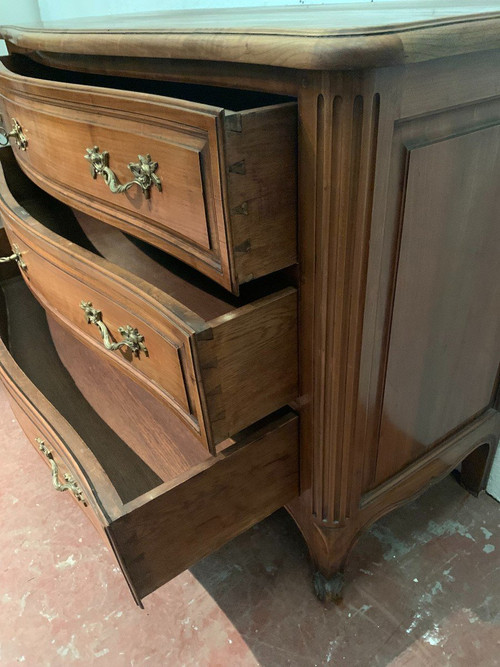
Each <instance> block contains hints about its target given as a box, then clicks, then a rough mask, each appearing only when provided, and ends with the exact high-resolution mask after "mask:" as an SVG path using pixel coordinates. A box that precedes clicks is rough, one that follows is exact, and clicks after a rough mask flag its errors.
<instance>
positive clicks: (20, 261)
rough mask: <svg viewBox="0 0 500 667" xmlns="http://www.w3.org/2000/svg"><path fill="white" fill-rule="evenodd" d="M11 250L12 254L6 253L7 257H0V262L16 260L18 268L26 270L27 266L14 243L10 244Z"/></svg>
mask: <svg viewBox="0 0 500 667" xmlns="http://www.w3.org/2000/svg"><path fill="white" fill-rule="evenodd" d="M12 250H13V251H14V252H13V253H12V255H8V256H7V257H0V264H1V263H3V262H17V264H18V266H19V268H20V269H23V270H26V269H27V268H28V267H27V266H26V263H25V261H24V260H23V258H22V257H21V253H20V251H19V248H18V247H17V245H16V244H15V243H14V244H13V245H12Z"/></svg>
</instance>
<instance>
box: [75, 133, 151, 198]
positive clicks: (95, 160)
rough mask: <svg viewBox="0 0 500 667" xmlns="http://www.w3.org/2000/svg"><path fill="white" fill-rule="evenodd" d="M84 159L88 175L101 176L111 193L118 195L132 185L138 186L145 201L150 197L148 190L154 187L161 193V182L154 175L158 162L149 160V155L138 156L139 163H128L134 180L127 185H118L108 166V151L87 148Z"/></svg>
mask: <svg viewBox="0 0 500 667" xmlns="http://www.w3.org/2000/svg"><path fill="white" fill-rule="evenodd" d="M86 150H87V155H85V156H84V157H85V159H86V160H88V161H89V163H90V173H91V175H92V178H97V176H99V175H101V176H102V177H103V178H104V182H105V183H106V185H107V186H108V188H109V189H110V190H111V192H113V193H115V194H116V193H120V192H125V191H126V190H129V189H130V188H131V187H132V186H133V185H138V186H139V187H140V188H141V190H142V194H143V195H144V197H145V198H146V199H149V197H150V196H151V192H150V188H151V187H152V186H153V185H154V186H155V187H156V188H158V191H159V192H161V180H160V179H159V177H158V176H157V175H156V174H155V171H156V170H157V169H158V162H155V161H154V160H152V159H151V155H149V153H148V154H146V155H138V158H139V162H129V164H128V168H129V169H130V171H131V172H132V174H133V176H134V179H133V180H132V181H128V182H127V183H120V182H119V180H118V178H117V176H116V174H115V173H114V171H113V170H112V169H111V168H110V166H109V153H108V151H103V152H102V153H100V152H99V146H94V147H93V148H87V149H86Z"/></svg>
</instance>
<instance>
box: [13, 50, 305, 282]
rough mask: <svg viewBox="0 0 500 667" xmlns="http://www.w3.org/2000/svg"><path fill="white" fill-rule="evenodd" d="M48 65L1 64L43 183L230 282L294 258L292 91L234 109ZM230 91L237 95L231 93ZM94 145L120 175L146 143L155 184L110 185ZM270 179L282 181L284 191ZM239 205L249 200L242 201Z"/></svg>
mask: <svg viewBox="0 0 500 667" xmlns="http://www.w3.org/2000/svg"><path fill="white" fill-rule="evenodd" d="M6 62H7V61H6ZM18 69H20V70H21V71H23V68H22V67H19V66H18ZM52 73H53V74H52V76H50V73H49V74H47V73H45V72H42V74H41V75H43V76H45V77H47V80H42V79H35V78H31V77H29V78H28V77H25V76H22V75H19V74H17V73H14V72H10V71H9V70H8V69H7V68H5V67H2V66H1V65H0V88H1V91H2V97H3V99H2V106H3V109H4V115H5V117H6V118H8V119H10V118H16V119H17V120H18V121H19V123H21V125H22V127H23V128H24V131H25V132H26V136H27V137H29V138H28V146H29V150H27V151H23V152H21V151H19V152H18V153H16V157H17V159H18V160H19V162H20V164H21V166H22V168H23V170H24V171H25V172H26V173H27V174H28V175H29V177H30V178H31V179H33V180H34V181H35V182H36V183H37V184H38V185H40V186H41V187H42V188H44V189H45V190H47V191H48V192H49V193H51V194H54V195H56V196H57V197H58V198H60V199H61V200H63V201H65V202H66V203H68V204H70V205H72V206H75V207H77V208H79V209H80V210H83V211H84V212H86V213H88V214H90V215H93V216H95V217H97V218H100V219H102V220H104V221H106V222H107V223H108V224H111V225H115V226H118V227H119V228H121V229H123V230H124V231H127V232H129V233H131V234H134V235H136V236H138V237H140V238H142V239H144V240H146V241H147V242H149V243H152V244H153V245H157V246H158V247H160V248H162V249H163V250H165V251H167V252H169V253H171V254H173V255H174V256H176V257H179V258H180V259H182V260H183V261H185V262H187V263H188V264H190V265H192V266H194V267H195V268H196V269H198V270H199V271H201V272H203V273H205V274H206V275H208V276H209V277H210V278H212V279H213V280H215V281H216V282H219V283H220V284H222V285H223V286H224V287H226V288H227V289H230V290H232V291H234V292H235V293H237V292H238V285H239V283H240V282H246V281H247V280H249V279H250V278H251V277H259V276H261V275H264V274H266V273H271V272H272V271H275V270H277V269H280V268H283V267H284V266H288V265H290V264H293V263H294V262H295V261H296V245H295V212H296V200H295V192H296V190H295V183H296V153H295V151H294V137H295V133H296V132H295V104H294V103H289V104H286V105H285V106H283V107H282V108H281V109H280V108H278V109H275V108H274V107H273V106H270V107H263V108H260V109H257V108H256V109H252V111H251V112H250V113H248V114H246V113H241V116H240V115H238V116H237V117H235V115H234V113H233V112H232V111H231V110H230V109H229V110H224V109H223V108H222V107H220V106H216V105H214V104H213V101H212V104H203V103H200V102H190V101H189V100H184V99H174V98H173V97H163V95H165V94H166V95H168V94H169V90H168V86H166V91H165V92H164V93H163V95H162V96H160V95H155V96H152V95H146V94H145V93H141V94H137V93H135V92H134V93H132V92H127V91H124V90H123V91H122V90H120V91H116V92H113V93H111V91H106V88H102V86H101V87H99V88H98V87H96V86H95V85H94V86H92V85H86V86H81V85H76V84H75V85H73V84H71V83H69V84H66V85H64V84H63V83H62V82H58V81H55V80H53V79H55V77H56V76H57V73H58V70H52ZM28 74H31V72H30V71H28ZM35 74H36V72H35ZM104 85H105V84H104ZM164 88H165V86H164ZM160 90H162V89H160ZM198 96H199V94H198ZM213 97H215V98H217V95H215V96H214V95H213V93H212V95H211V98H213ZM225 97H227V94H226V95H225ZM202 98H203V96H202ZM211 98H209V99H211ZM89 100H90V102H89ZM221 101H225V102H228V103H231V100H230V99H224V100H221ZM234 102H235V104H236V106H238V105H237V96H235V97H234ZM255 103H256V104H257V101H255ZM247 117H248V120H245V122H242V119H243V118H245V119H246V118H247ZM236 125H237V131H232V130H231V128H233V127H236ZM235 135H236V137H237V138H235ZM226 143H227V149H226ZM54 146H57V151H56V152H54V150H53V147H54ZM93 146H98V147H99V150H100V151H101V152H102V151H108V152H109V156H110V158H109V159H110V163H109V166H110V168H111V169H112V170H113V172H114V173H115V174H116V175H117V177H118V179H119V181H120V182H121V183H125V182H127V181H130V180H132V179H133V176H132V173H131V172H130V171H129V170H128V169H127V165H128V164H129V163H130V162H136V161H137V159H138V155H146V154H150V155H151V156H152V159H153V160H154V161H155V162H157V163H158V169H157V172H156V174H157V176H158V178H160V179H161V187H162V190H161V192H159V191H158V190H157V189H156V188H155V187H152V188H151V195H150V198H149V199H146V198H145V197H144V195H143V193H142V191H141V189H140V188H139V187H138V186H134V187H133V188H131V189H130V190H128V191H127V192H125V193H121V194H116V193H115V194H113V193H112V192H110V190H109V188H108V187H107V185H106V184H105V182H104V179H103V178H102V177H100V176H98V177H97V178H96V179H93V178H92V177H91V175H90V174H89V164H88V162H87V160H85V158H84V156H85V154H86V149H87V148H89V149H90V148H92V147H93ZM226 150H227V158H228V161H227V163H226V160H225V152H226ZM280 154H281V155H282V159H283V160H284V163H283V168H281V167H280V165H279V164H278V163H277V157H276V156H277V155H280ZM254 155H258V160H257V159H256V157H254ZM242 161H243V162H245V163H246V164H247V165H248V170H249V174H248V176H246V175H245V174H242V173H240V174H238V175H239V178H235V177H234V174H233V170H234V166H233V165H234V163H236V162H237V163H241V162H242ZM256 162H257V164H258V166H257V165H256V164H255V163H256ZM283 169H284V170H285V172H286V173H284V172H283ZM231 175H233V177H231ZM277 190H278V191H281V190H283V195H284V197H283V199H282V200H281V201H277V200H276V197H275V196H274V193H275V192H276V191H277ZM226 199H227V202H226ZM242 207H243V208H245V209H248V211H247V210H246V211H245V213H238V211H239V210H240V209H242ZM233 224H234V225H235V228H236V229H235V239H234V245H233V239H232V236H233V231H232V226H233ZM235 254H236V258H240V257H241V255H244V256H246V261H245V262H243V265H242V266H240V265H239V264H237V266H236V267H234V263H235Z"/></svg>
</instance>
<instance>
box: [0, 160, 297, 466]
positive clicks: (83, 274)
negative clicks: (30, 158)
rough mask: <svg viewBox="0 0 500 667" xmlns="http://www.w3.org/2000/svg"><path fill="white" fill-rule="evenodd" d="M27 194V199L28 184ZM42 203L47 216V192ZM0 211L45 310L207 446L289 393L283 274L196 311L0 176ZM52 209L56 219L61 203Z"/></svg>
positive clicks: (291, 301)
mask: <svg viewBox="0 0 500 667" xmlns="http://www.w3.org/2000/svg"><path fill="white" fill-rule="evenodd" d="M15 168H16V169H17V166H15ZM29 196H31V197H32V198H33V201H35V200H36V197H37V194H36V191H35V192H33V193H31V194H30V195H29ZM28 199H29V197H28ZM33 201H32V200H30V202H31V203H30V204H28V201H26V206H28V207H31V205H32V204H33ZM46 206H48V207H49V208H48V211H49V213H48V214H49V216H50V202H48V203H46ZM31 210H35V211H37V210H38V209H37V207H36V205H35V206H34V209H31ZM0 211H1V213H2V218H3V219H4V222H5V226H6V230H7V234H8V236H9V239H10V241H11V244H12V245H15V246H16V247H17V248H18V250H19V252H20V253H21V255H22V261H23V263H24V264H25V267H26V268H25V269H24V270H22V271H21V273H22V276H23V278H24V279H25V281H26V283H27V285H28V286H29V288H30V289H31V291H32V292H33V293H34V295H35V296H36V297H37V299H38V300H39V301H40V303H41V304H42V305H43V307H44V308H45V310H46V311H47V312H49V313H50V314H51V315H52V316H53V317H54V319H55V320H56V321H57V322H58V323H59V324H62V325H63V326H64V327H65V328H66V329H69V330H70V331H71V333H72V334H73V335H74V336H75V337H76V338H77V339H78V340H81V341H82V342H83V343H84V344H85V345H86V346H87V347H89V348H90V349H91V350H92V351H93V352H97V353H98V354H100V355H103V357H105V358H106V359H107V360H108V361H109V362H110V363H111V364H113V365H114V366H115V367H116V368H118V369H119V370H120V371H122V372H125V373H126V374H127V375H128V376H130V377H131V378H132V379H133V380H134V382H136V383H138V384H140V385H141V386H142V387H144V388H146V389H147V390H148V391H149V392H150V393H151V394H152V395H153V396H155V397H157V398H159V399H160V400H161V401H162V404H163V405H165V406H167V407H168V408H170V409H171V410H173V411H175V412H176V414H177V415H179V416H180V417H181V421H182V424H181V425H187V426H188V427H189V428H190V429H191V432H192V433H193V434H194V435H195V436H196V437H197V438H198V440H199V441H201V442H202V443H203V445H204V446H205V447H207V448H208V449H209V450H210V451H211V452H212V453H215V447H216V445H217V444H218V443H220V442H222V441H223V440H225V439H226V438H228V437H231V436H233V435H235V434H236V433H238V432H239V431H241V430H242V429H245V428H247V427H249V426H251V425H252V424H254V423H255V422H257V421H258V420H260V419H262V418H263V417H266V416H267V415H269V414H271V413H272V412H274V411H275V410H277V409H279V408H281V407H283V406H284V405H286V404H288V403H289V402H290V401H293V400H294V399H295V398H296V396H297V292H296V290H295V288H293V287H291V286H287V284H286V282H285V281H282V283H281V286H282V289H280V290H279V291H276V292H271V293H264V294H263V296H261V297H260V298H259V299H256V300H255V301H253V302H251V303H247V304H245V305H241V306H240V307H235V306H234V305H231V304H229V303H225V304H224V308H221V303H222V302H218V303H217V304H216V309H215V310H210V312H211V313H212V315H210V314H209V312H208V311H207V313H206V314H205V318H202V317H200V316H199V315H197V314H196V313H194V312H193V311H192V310H190V309H189V308H188V307H187V306H186V305H185V304H184V303H183V302H182V301H178V300H176V299H175V298H173V297H172V296H170V295H169V294H168V293H167V292H166V291H165V292H164V291H162V290H160V289H157V288H155V287H154V286H153V285H151V284H149V283H146V282H143V281H142V280H141V279H140V278H138V277H136V276H134V275H133V274H131V273H130V272H129V271H127V270H125V269H122V268H120V267H119V266H117V265H116V264H112V263H110V262H109V261H107V260H106V259H103V258H101V257H99V256H97V255H95V254H94V253H91V252H89V251H88V250H84V249H82V248H81V247H79V246H78V245H77V244H75V243H71V242H70V241H68V240H66V239H64V238H62V237H61V236H59V235H58V234H55V233H54V232H52V231H51V230H50V229H48V227H46V226H44V225H42V224H41V223H40V222H38V221H37V220H36V219H35V218H33V217H32V216H30V215H29V213H28V212H27V211H26V210H24V209H23V208H22V206H21V205H20V204H19V203H18V202H17V201H16V200H15V199H14V197H13V195H12V194H11V192H10V191H9V189H8V187H7V184H6V182H5V181H3V182H2V179H0ZM44 215H47V212H46V213H45V214H44ZM58 215H59V220H61V219H62V220H64V212H62V213H61V212H60V213H59V214H58ZM48 224H49V223H48ZM103 227H106V226H105V225H103ZM169 284H170V283H168V284H167V286H166V289H167V290H168V288H169ZM274 285H275V286H276V287H278V283H277V282H275V283H274ZM268 287H269V286H268ZM184 289H186V288H184ZM180 291H181V293H182V290H180ZM187 291H188V292H189V285H187ZM202 294H203V293H202ZM180 298H182V294H181V297H180ZM190 299H191V300H193V294H192V293H191V292H189V295H188V294H186V300H187V302H189V300H190ZM196 299H198V295H197V296H196ZM215 313H217V315H216V316H214V315H215ZM219 313H222V314H219ZM67 367H68V365H67ZM263 387H265V389H264V390H263Z"/></svg>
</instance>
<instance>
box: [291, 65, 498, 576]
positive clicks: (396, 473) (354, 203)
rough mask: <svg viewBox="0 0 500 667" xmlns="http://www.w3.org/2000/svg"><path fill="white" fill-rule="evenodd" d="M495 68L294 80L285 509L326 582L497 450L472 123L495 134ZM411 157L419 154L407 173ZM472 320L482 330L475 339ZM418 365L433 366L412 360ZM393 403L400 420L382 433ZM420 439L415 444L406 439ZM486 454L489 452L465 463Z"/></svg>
mask: <svg viewBox="0 0 500 667" xmlns="http://www.w3.org/2000/svg"><path fill="white" fill-rule="evenodd" d="M453 62H454V63H455V66H456V67H460V72H461V76H460V86H459V87H456V83H457V75H455V76H453V77H451V78H450V80H449V82H446V80H445V74H446V73H447V72H448V73H449V72H451V69H452V67H453V64H452V63H453ZM497 62H498V52H495V53H491V54H488V55H487V56H486V55H485V54H478V55H474V56H470V57H469V58H465V57H461V58H460V59H458V58H457V59H456V61H453V60H450V61H446V60H445V59H443V60H441V61H435V62H434V63H424V64H422V65H419V66H417V65H413V66H411V68H408V69H406V70H405V69H404V68H387V69H386V70H383V69H380V70H377V71H367V72H365V73H363V75H362V76H356V75H349V74H348V73H343V74H337V73H335V72H333V73H331V74H329V75H323V76H321V75H314V76H313V75H311V77H309V78H308V80H307V82H306V81H304V85H303V91H302V92H301V97H300V98H299V127H300V128H301V130H300V134H299V139H300V142H299V155H300V156H301V162H300V168H299V175H301V179H300V188H301V189H300V192H299V219H300V220H301V223H300V229H299V233H300V252H299V257H300V265H301V269H302V272H301V276H302V283H301V284H302V290H301V317H300V331H301V332H302V333H301V340H300V350H301V354H302V357H301V358H302V362H301V382H302V385H301V397H302V398H301V405H302V408H301V452H302V475H301V483H302V490H303V492H302V495H301V497H300V498H299V500H298V501H296V502H294V503H292V504H291V506H290V510H291V511H292V513H293V516H294V517H295V518H296V520H297V522H298V523H299V525H300V527H301V530H302V532H303V534H304V535H305V537H306V540H307V542H308V545H309V548H310V551H311V555H312V558H313V561H314V563H315V564H316V566H317V567H318V569H319V570H320V572H322V573H323V574H324V575H325V576H326V577H330V576H332V575H333V574H334V573H335V572H336V571H337V570H339V569H342V568H343V567H344V564H345V561H346V557H347V554H348V553H349V551H350V549H351V548H352V545H353V544H354V542H355V541H356V539H357V537H358V536H359V534H360V532H361V531H362V530H363V529H364V528H365V527H366V526H368V525H369V524H370V523H371V522H373V521H374V520H376V519H377V518H378V517H380V516H381V515H382V514H383V513H384V512H387V511H389V510H390V509H392V508H393V507H396V506H397V505H398V504H400V503H402V502H404V500H405V499H409V498H410V497H413V496H414V495H415V494H417V493H420V492H422V491H423V490H424V489H425V488H426V487H427V486H428V485H429V484H431V483H432V482H434V481H436V480H437V479H439V478H440V476H442V475H444V474H446V472H448V471H450V470H451V469H452V468H453V467H454V466H456V465H457V464H458V463H459V462H460V461H461V460H462V459H464V458H467V460H468V463H467V464H466V470H467V471H468V473H467V477H468V478H469V479H472V478H475V479H483V480H484V474H485V471H486V470H487V468H488V465H489V464H490V463H491V460H492V456H493V454H494V450H495V447H496V443H497V441H498V437H499V435H500V419H499V413H498V374H497V373H498V363H499V358H498V347H497V346H495V333H494V332H495V331H497V328H498V322H499V320H498V317H499V313H500V303H499V299H498V295H497V290H496V283H497V282H498V281H497V280H496V278H495V277H494V275H493V274H494V272H495V269H494V268H493V267H494V266H495V265H496V263H498V262H497V260H496V261H495V260H494V259H493V256H495V253H498V233H497V227H498V226H497V225H496V226H495V224H496V223H494V220H495V221H496V219H497V216H496V214H495V211H497V210H498V207H499V203H500V202H499V200H498V197H499V190H498V184H497V180H496V179H495V175H494V174H495V170H494V168H493V169H492V170H491V171H490V167H491V164H490V163H491V162H492V161H496V159H497V154H496V153H497V146H496V138H494V137H496V131H497V129H491V130H486V129H485V128H489V127H491V128H496V127H497V126H498V125H499V123H500V106H499V104H498V100H497V99H495V91H496V89H497V79H496V74H495V72H496V65H495V63H497ZM479 71H481V76H476V74H477V73H478V72H479ZM429 72H432V73H433V78H429ZM434 80H435V81H436V83H434ZM415 91H420V94H419V95H418V96H417V95H416V93H415ZM472 100H475V103H474V104H471V101H472ZM410 101H411V102H410ZM403 103H404V104H403ZM403 113H404V117H403V118H401V116H402V114H403ZM413 114H415V115H413ZM486 134H488V139H489V142H487V141H484V143H483V139H482V136H486ZM462 136H464V137H465V138H462ZM467 137H468V138H467ZM487 143H489V144H490V145H489V146H486V144H487ZM426 145H432V146H433V148H432V149H431V150H429V151H426V149H424V148H419V147H420V146H422V147H423V146H426ZM490 150H491V153H490V161H488V160H486V161H485V162H484V163H482V162H481V159H480V158H479V155H480V154H481V152H482V151H483V152H485V151H486V152H488V151H490ZM412 151H415V153H414V155H415V156H417V155H420V156H421V158H422V159H421V161H420V162H418V161H417V162H416V164H418V168H417V167H415V170H414V171H413V172H412V167H411V165H412V157H411V155H412ZM419 151H420V152H419ZM409 155H410V159H409V160H408V156H409ZM424 156H425V158H426V159H425V160H424V159H423V158H424ZM408 165H409V169H408ZM409 175H411V176H410V177H409ZM481 175H482V176H483V178H481ZM426 178H428V179H429V181H427V182H428V185H429V187H424V186H423V185H422V184H423V183H425V182H426V180H425V179H426ZM412 179H413V180H412ZM433 181H434V182H435V185H436V188H435V190H433V189H432V188H433V185H434V183H433ZM417 184H418V186H419V187H418V188H415V185H417ZM412 188H413V191H412ZM416 189H418V194H416ZM412 216H413V217H412ZM407 222H409V227H408V231H406V223H407ZM408 234H410V235H412V239H411V241H410V240H409V239H410V236H408ZM405 236H406V240H405ZM410 258H411V261H410ZM485 260H486V261H485ZM433 266H434V267H435V269H436V271H438V273H437V274H434V280H433V281H432V282H431V281H430V277H431V276H432V267H433ZM450 279H451V280H450ZM476 306H477V307H478V309H477V310H475V308H476ZM481 323H482V324H481ZM476 324H479V326H480V328H481V326H483V325H484V326H485V327H486V330H484V329H482V330H481V331H477V332H476V333H474V328H475V325H476ZM392 327H395V329H392ZM415 327H416V329H415ZM395 331H396V332H397V334H395V335H394V336H393V335H392V333H394V332H395ZM497 337H498V334H497ZM440 341H442V345H441V342H440ZM440 345H441V348H440V350H441V351H440V355H438V356H437V357H436V352H435V351H436V346H437V347H439V346H440ZM426 354H434V355H435V356H434V358H435V362H436V363H434V364H432V363H430V364H429V365H428V366H426V365H425V355H426ZM398 360H399V363H398ZM405 370H406V375H405ZM423 374H424V375H423ZM425 374H426V375H425ZM426 383H427V384H426ZM431 385H433V386H432V388H431ZM389 392H390V395H391V396H392V397H394V400H393V403H392V404H390V405H386V404H384V396H389ZM430 392H432V393H430ZM431 404H432V408H431V409H430V411H429V406H431ZM396 405H399V406H401V411H400V413H399V415H398V416H399V417H402V416H405V421H402V423H398V421H397V419H395V420H394V422H395V423H393V424H391V423H390V422H389V420H390V413H389V411H388V407H391V406H392V409H393V410H394V407H395V406H396ZM425 405H427V406H428V409H426V410H425V409H424V410H421V409H419V408H421V407H423V406H425ZM434 409H435V410H436V412H433V411H434ZM478 411H479V414H478ZM391 426H392V427H391ZM381 427H382V428H383V429H384V430H383V433H384V440H383V442H382V443H381V441H380V433H381ZM450 429H453V430H452V432H451V433H450ZM426 431H427V435H428V439H427V441H426V445H425V446H422V444H421V443H420V442H418V444H417V442H416V440H417V441H418V437H419V436H418V434H419V433H425V432H426ZM483 446H486V448H487V451H488V455H487V456H479V455H472V457H471V458H469V455H471V452H474V450H475V449H478V448H483ZM417 450H418V451H417ZM415 457H416V458H415ZM471 467H473V468H475V473H474V474H472V473H471V471H470V469H471ZM384 470H385V471H386V473H385V474H384V472H382V471H384ZM378 471H381V472H380V473H379V475H378ZM382 479H385V480H386V481H384V482H382ZM381 482H382V483H381Z"/></svg>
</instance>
